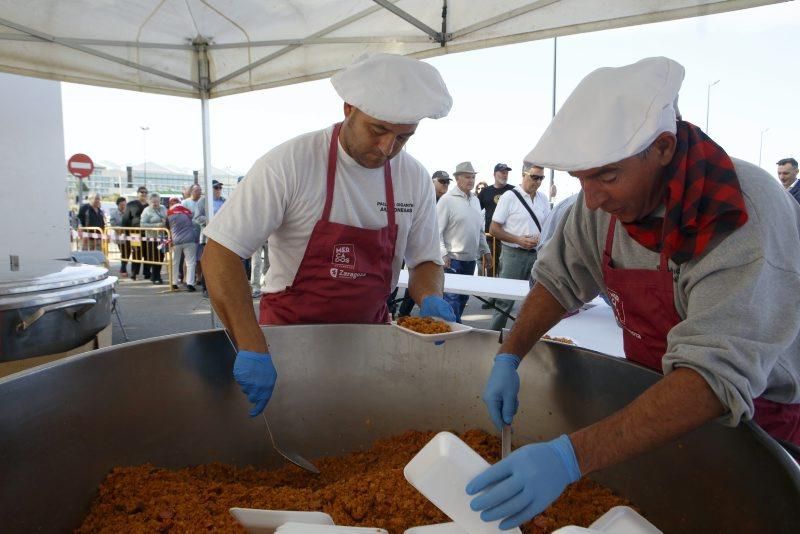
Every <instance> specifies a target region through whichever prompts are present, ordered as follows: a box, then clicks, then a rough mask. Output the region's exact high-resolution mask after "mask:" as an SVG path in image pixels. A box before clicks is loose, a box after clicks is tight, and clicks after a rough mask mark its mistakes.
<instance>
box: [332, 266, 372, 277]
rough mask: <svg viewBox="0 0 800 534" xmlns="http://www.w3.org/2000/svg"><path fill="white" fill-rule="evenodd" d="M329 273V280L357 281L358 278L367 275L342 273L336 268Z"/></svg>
mask: <svg viewBox="0 0 800 534" xmlns="http://www.w3.org/2000/svg"><path fill="white" fill-rule="evenodd" d="M330 273H331V278H335V279H337V280H358V279H359V278H363V277H365V276H367V273H351V272H350V271H342V270H341V269H337V268H336V267H334V268H332V269H331V270H330Z"/></svg>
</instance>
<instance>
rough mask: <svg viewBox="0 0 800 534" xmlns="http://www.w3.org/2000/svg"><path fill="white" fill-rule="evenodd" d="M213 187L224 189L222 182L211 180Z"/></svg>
mask: <svg viewBox="0 0 800 534" xmlns="http://www.w3.org/2000/svg"><path fill="white" fill-rule="evenodd" d="M211 187H222V182H220V181H219V180H211Z"/></svg>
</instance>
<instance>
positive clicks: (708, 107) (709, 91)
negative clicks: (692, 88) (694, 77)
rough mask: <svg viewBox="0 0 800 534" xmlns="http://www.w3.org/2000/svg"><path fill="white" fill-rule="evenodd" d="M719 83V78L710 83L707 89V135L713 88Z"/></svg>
mask: <svg viewBox="0 0 800 534" xmlns="http://www.w3.org/2000/svg"><path fill="white" fill-rule="evenodd" d="M718 83H719V80H717V81H715V82H712V83H710V84H708V90H707V91H706V135H709V134H710V132H709V129H708V110H709V109H710V108H711V88H712V87H714V86H715V85H717V84H718Z"/></svg>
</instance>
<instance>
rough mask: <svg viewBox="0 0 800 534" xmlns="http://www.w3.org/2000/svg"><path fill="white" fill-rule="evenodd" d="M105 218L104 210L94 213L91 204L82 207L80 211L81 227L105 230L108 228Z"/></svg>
mask: <svg viewBox="0 0 800 534" xmlns="http://www.w3.org/2000/svg"><path fill="white" fill-rule="evenodd" d="M105 219H106V218H105V216H104V215H103V210H102V209H98V210H97V211H94V208H93V207H92V206H91V205H89V204H84V205H83V206H81V209H80V210H78V221H80V223H81V226H95V227H97V228H105V227H106V220H105Z"/></svg>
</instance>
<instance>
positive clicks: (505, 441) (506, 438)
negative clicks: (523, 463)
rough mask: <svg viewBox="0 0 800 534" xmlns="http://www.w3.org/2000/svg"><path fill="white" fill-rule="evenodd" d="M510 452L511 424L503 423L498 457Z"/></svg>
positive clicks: (503, 456)
mask: <svg viewBox="0 0 800 534" xmlns="http://www.w3.org/2000/svg"><path fill="white" fill-rule="evenodd" d="M509 454H511V425H503V431H502V432H501V433H500V459H501V460H502V459H503V458H505V457H506V456H508V455H509Z"/></svg>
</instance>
